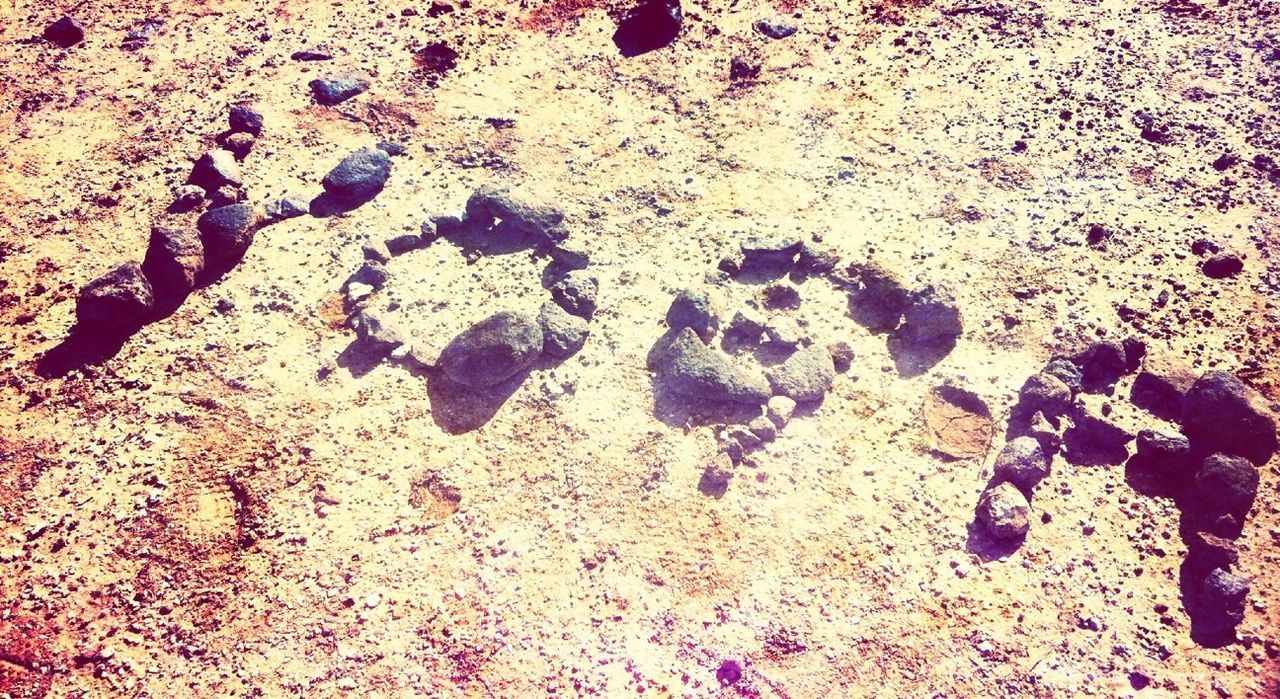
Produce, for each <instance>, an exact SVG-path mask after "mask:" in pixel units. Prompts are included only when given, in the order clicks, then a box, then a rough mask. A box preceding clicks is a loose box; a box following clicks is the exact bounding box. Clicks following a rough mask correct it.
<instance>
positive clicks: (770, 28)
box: [753, 17, 796, 39]
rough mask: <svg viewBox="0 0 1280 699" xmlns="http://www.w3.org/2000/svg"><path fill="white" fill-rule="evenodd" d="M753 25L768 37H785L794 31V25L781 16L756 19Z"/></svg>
mask: <svg viewBox="0 0 1280 699" xmlns="http://www.w3.org/2000/svg"><path fill="white" fill-rule="evenodd" d="M753 26H754V27H755V29H756V31H757V32H760V33H761V34H762V35H764V36H767V37H769V38H770V39H785V38H787V37H789V36H791V35H792V34H795V33H796V25H795V24H793V23H792V22H790V21H788V20H786V19H784V18H782V17H766V18H764V19H758V20H756V22H755V24H754V25H753Z"/></svg>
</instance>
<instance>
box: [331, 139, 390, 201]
mask: <svg viewBox="0 0 1280 699" xmlns="http://www.w3.org/2000/svg"><path fill="white" fill-rule="evenodd" d="M389 177H391V158H390V156H388V155H387V154H386V153H385V152H384V151H381V150H378V149H377V148H361V149H360V150H358V151H356V152H354V153H352V154H351V155H348V156H347V157H345V158H343V159H342V162H340V163H338V166H337V167H335V168H333V169H332V170H330V171H329V174H327V175H325V176H324V182H323V183H322V184H324V189H325V191H326V192H328V193H329V194H331V195H333V196H336V197H341V198H344V199H363V198H365V197H371V196H373V195H375V194H377V193H378V192H380V191H382V188H383V187H384V186H385V185H386V183H387V179H388V178H389Z"/></svg>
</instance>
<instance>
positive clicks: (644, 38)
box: [613, 0, 684, 57]
mask: <svg viewBox="0 0 1280 699" xmlns="http://www.w3.org/2000/svg"><path fill="white" fill-rule="evenodd" d="M683 25H684V17H683V14H682V13H681V11H680V2H679V0H647V1H646V2H643V3H641V4H640V5H639V6H637V7H636V8H635V9H633V10H631V11H630V12H628V13H627V14H626V15H625V16H624V17H623V18H622V21H621V22H619V23H618V29H617V31H615V32H614V33H613V43H614V45H616V46H617V47H618V50H619V51H620V52H622V55H623V56H628V57H630V56H638V55H640V54H642V53H648V52H649V51H654V50H656V49H660V48H662V47H663V46H666V45H668V44H670V43H671V42H673V41H675V40H676V37H677V36H679V35H680V28H681V27H682V26H683Z"/></svg>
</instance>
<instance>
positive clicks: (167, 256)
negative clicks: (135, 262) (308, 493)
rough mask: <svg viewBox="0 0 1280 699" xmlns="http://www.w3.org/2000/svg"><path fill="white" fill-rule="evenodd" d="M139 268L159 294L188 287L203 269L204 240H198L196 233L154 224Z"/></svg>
mask: <svg viewBox="0 0 1280 699" xmlns="http://www.w3.org/2000/svg"><path fill="white" fill-rule="evenodd" d="M142 271H143V273H144V274H146V275H147V280H148V281H150V282H151V288H152V289H153V290H154V291H155V295H156V296H158V297H160V298H164V297H166V296H181V295H183V294H186V293H187V292H189V291H191V290H192V289H193V288H195V285H196V280H197V279H198V278H199V277H200V273H201V272H203V271H204V243H202V242H200V235H199V233H197V232H196V231H192V230H187V229H181V230H175V229H171V228H162V227H160V226H155V227H153V228H152V229H151V242H150V244H149V246H148V247H147V257H146V259H145V260H144V261H143V262H142Z"/></svg>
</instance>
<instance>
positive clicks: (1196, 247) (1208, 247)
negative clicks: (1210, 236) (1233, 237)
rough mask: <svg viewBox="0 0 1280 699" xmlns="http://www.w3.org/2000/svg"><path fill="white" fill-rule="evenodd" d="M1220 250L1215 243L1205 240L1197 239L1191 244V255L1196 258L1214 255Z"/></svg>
mask: <svg viewBox="0 0 1280 699" xmlns="http://www.w3.org/2000/svg"><path fill="white" fill-rule="evenodd" d="M1220 250H1222V248H1220V247H1218V244H1217V243H1215V242H1213V241H1212V240H1207V239H1205V238H1197V239H1196V240H1195V241H1194V242H1192V243H1191V254H1192V255H1195V256H1196V257H1204V256H1205V255H1209V254H1212V253H1216V252H1218V251H1220Z"/></svg>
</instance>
